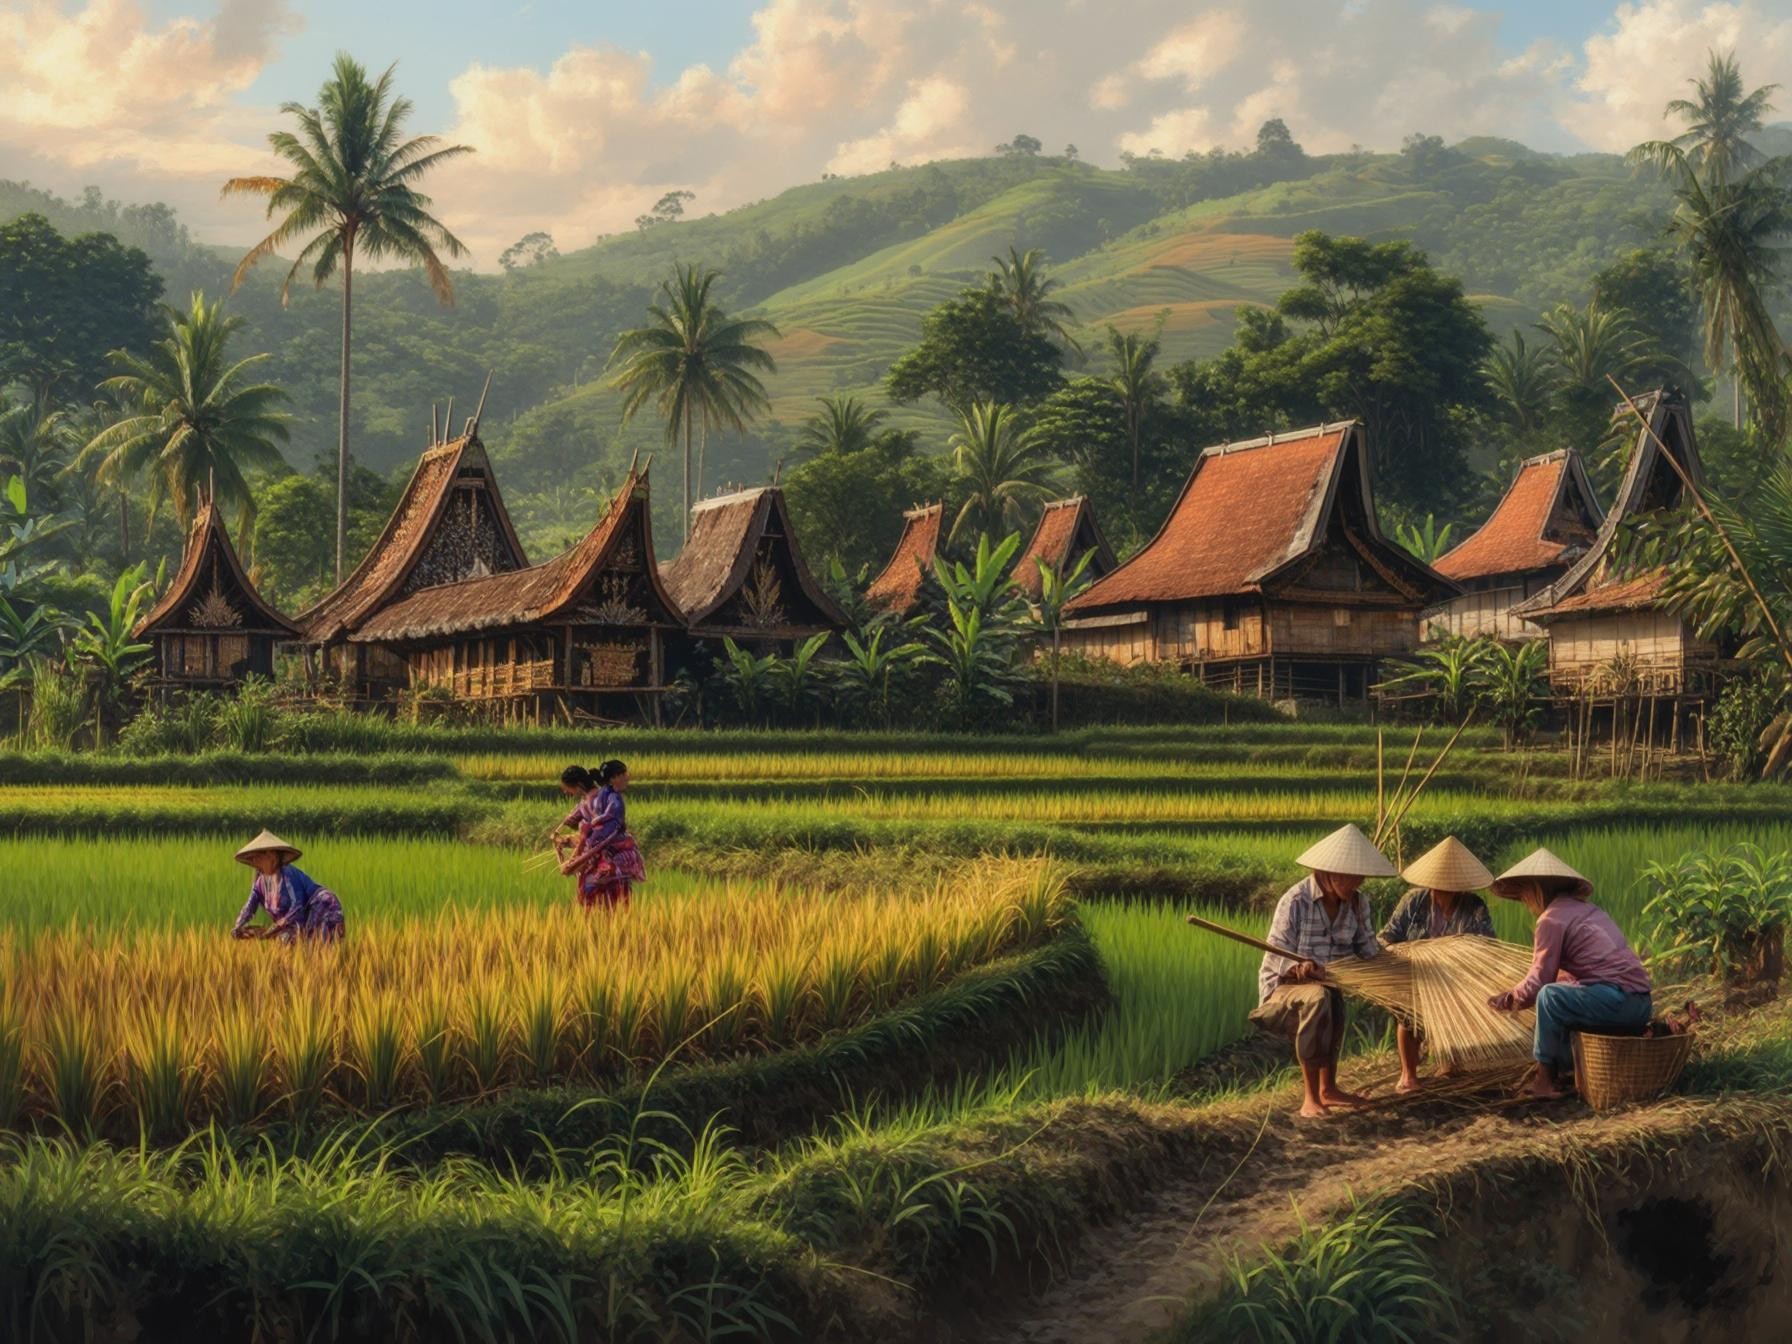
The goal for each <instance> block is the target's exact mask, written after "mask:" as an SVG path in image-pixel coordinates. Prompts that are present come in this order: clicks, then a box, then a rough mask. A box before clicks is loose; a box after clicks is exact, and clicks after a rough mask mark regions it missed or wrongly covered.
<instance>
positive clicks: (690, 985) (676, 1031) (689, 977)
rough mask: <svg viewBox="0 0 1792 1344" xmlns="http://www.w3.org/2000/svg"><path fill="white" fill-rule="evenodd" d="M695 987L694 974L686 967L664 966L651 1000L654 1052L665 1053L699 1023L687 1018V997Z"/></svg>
mask: <svg viewBox="0 0 1792 1344" xmlns="http://www.w3.org/2000/svg"><path fill="white" fill-rule="evenodd" d="M696 987H697V985H696V977H695V976H694V975H693V974H692V973H691V971H690V969H689V968H688V967H684V966H672V967H669V968H668V969H667V973H666V975H665V976H664V977H663V978H662V979H661V981H660V989H659V994H658V995H657V996H656V998H655V1001H654V1013H653V1032H654V1039H655V1040H656V1041H657V1042H658V1048H657V1049H656V1050H655V1051H654V1052H653V1053H654V1054H655V1055H657V1056H660V1057H662V1058H663V1057H666V1056H668V1055H669V1054H670V1053H671V1052H672V1051H673V1050H674V1049H676V1048H677V1046H678V1043H679V1042H680V1041H682V1040H684V1038H685V1036H686V1035H687V1034H688V1033H689V1032H690V1031H691V1030H692V1029H693V1028H694V1027H696V1026H700V1025H701V1023H695V1022H692V1020H691V1017H692V1013H691V1008H692V1003H691V999H692V995H693V993H694V991H695V990H696Z"/></svg>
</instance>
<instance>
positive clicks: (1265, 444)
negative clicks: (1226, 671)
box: [1065, 420, 1451, 613]
mask: <svg viewBox="0 0 1792 1344" xmlns="http://www.w3.org/2000/svg"><path fill="white" fill-rule="evenodd" d="M1347 493H1348V494H1354V496H1355V499H1356V505H1355V507H1354V508H1353V510H1352V512H1353V514H1354V515H1355V516H1356V519H1357V523H1356V526H1357V527H1358V528H1359V529H1360V536H1359V538H1358V540H1359V541H1360V543H1361V545H1362V546H1364V547H1366V548H1367V549H1369V550H1370V551H1371V552H1372V553H1373V554H1374V555H1375V560H1376V563H1377V565H1378V566H1379V567H1381V568H1385V569H1386V570H1387V571H1388V572H1390V573H1399V574H1404V575H1405V576H1407V578H1408V579H1409V580H1410V581H1411V583H1412V585H1413V587H1414V589H1415V591H1421V592H1422V591H1426V590H1431V591H1450V590H1451V585H1450V584H1449V583H1448V582H1447V581H1446V580H1444V579H1442V578H1441V577H1440V576H1438V575H1437V574H1436V573H1435V572H1434V571H1432V570H1430V569H1427V568H1426V567H1425V566H1423V565H1421V564H1419V563H1418V562H1417V561H1416V560H1414V559H1413V558H1412V557H1411V556H1409V555H1408V554H1407V553H1406V552H1405V551H1403V550H1401V549H1400V548H1399V547H1397V546H1393V545H1390V544H1389V543H1388V542H1387V541H1386V540H1385V539H1384V538H1383V537H1382V535H1381V529H1380V527H1379V525H1378V524H1377V523H1376V521H1375V505H1374V498H1373V496H1372V494H1371V492H1370V486H1369V468H1368V451H1367V445H1366V444H1365V443H1364V442H1363V434H1362V426H1361V425H1360V424H1358V423H1357V422H1356V421H1354V420H1351V421H1343V422H1340V423H1338V424H1331V425H1319V426H1316V427H1315V428H1313V429H1309V430H1301V431H1294V432H1290V433H1288V434H1272V435H1269V436H1267V437H1264V438H1260V439H1251V440H1249V441H1247V442H1244V443H1231V444H1221V445H1219V446H1217V447H1213V448H1208V449H1206V450H1204V451H1203V452H1202V453H1201V455H1200V457H1198V458H1197V459H1196V460H1195V468H1194V470H1193V471H1192V472H1191V473H1190V474H1189V478H1188V482H1187V484H1185V485H1184V486H1183V487H1182V494H1181V495H1180V496H1179V497H1178V498H1177V500H1176V505H1175V507H1174V508H1172V509H1171V510H1170V516H1169V517H1168V518H1166V519H1165V520H1164V524H1163V526H1162V527H1160V528H1159V529H1158V532H1157V535H1156V536H1155V537H1153V538H1152V539H1151V542H1150V544H1149V545H1147V546H1146V547H1145V548H1144V549H1143V550H1141V551H1139V552H1138V554H1136V555H1134V556H1133V557H1132V558H1131V559H1129V560H1127V561H1126V562H1125V563H1124V564H1122V565H1121V566H1120V567H1119V568H1118V569H1116V570H1114V572H1113V573H1111V574H1109V575H1108V576H1107V577H1106V578H1103V579H1099V580H1097V581H1096V582H1095V583H1094V584H1092V585H1091V586H1090V587H1088V588H1086V589H1085V590H1084V591H1083V592H1082V593H1081V594H1079V595H1078V596H1076V597H1074V598H1072V599H1071V600H1070V602H1069V603H1067V604H1066V606H1065V610H1066V611H1069V612H1072V613H1093V612H1096V611H1099V610H1101V609H1102V608H1107V607H1115V606H1120V605H1124V604H1131V603H1142V602H1186V601H1192V600H1195V599H1199V598H1208V597H1231V596H1238V595H1243V594H1249V593H1259V592H1262V591H1263V588H1264V585H1265V584H1266V583H1268V582H1269V581H1271V580H1273V579H1274V578H1275V577H1277V576H1278V575H1279V574H1280V573H1281V572H1282V571H1284V570H1287V569H1288V568H1290V567H1291V566H1293V565H1296V564H1297V563H1299V562H1300V561H1301V560H1304V559H1306V558H1307V557H1308V556H1309V555H1312V554H1313V553H1315V552H1316V551H1317V550H1318V549H1319V548H1320V547H1321V546H1322V545H1323V544H1324V542H1325V538H1326V530H1327V524H1328V523H1329V521H1330V520H1331V517H1332V514H1333V511H1334V510H1335V509H1336V507H1337V505H1338V502H1339V500H1340V499H1341V498H1342V497H1343V496H1345V495H1346V494H1347Z"/></svg>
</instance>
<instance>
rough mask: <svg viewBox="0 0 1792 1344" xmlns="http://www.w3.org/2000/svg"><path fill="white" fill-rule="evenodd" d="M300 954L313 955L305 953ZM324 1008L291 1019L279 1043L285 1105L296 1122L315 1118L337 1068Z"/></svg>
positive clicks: (307, 1010) (312, 1007) (312, 1006)
mask: <svg viewBox="0 0 1792 1344" xmlns="http://www.w3.org/2000/svg"><path fill="white" fill-rule="evenodd" d="M301 955H305V956H310V955H313V954H312V953H310V952H303V953H301ZM322 1008H323V1005H320V1004H317V1003H309V1004H307V1005H305V1010H304V1011H301V1012H299V1013H297V1014H295V1015H294V1017H293V1018H292V1019H289V1024H290V1025H289V1029H288V1032H287V1033H286V1034H285V1035H284V1036H283V1037H282V1039H281V1040H279V1041H278V1042H277V1043H276V1046H275V1049H276V1051H277V1052H278V1068H279V1073H280V1080H281V1083H282V1085H283V1086H284V1087H285V1089H286V1098H285V1100H286V1105H287V1107H288V1109H289V1110H290V1111H291V1113H292V1115H293V1116H294V1117H295V1118H296V1119H301V1120H302V1119H308V1118H309V1117H311V1116H312V1115H314V1114H315V1113H316V1111H317V1109H318V1107H319V1106H320V1105H321V1104H322V1102H323V1100H324V1093H325V1089H326V1088H327V1087H328V1086H329V1082H330V1076H331V1074H332V1073H333V1072H334V1071H335V1068H336V1051H335V1039H334V1035H333V1033H332V1031H331V1029H330V1015H329V1014H328V1013H327V1012H325V1011H322Z"/></svg>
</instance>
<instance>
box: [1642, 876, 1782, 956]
mask: <svg viewBox="0 0 1792 1344" xmlns="http://www.w3.org/2000/svg"><path fill="white" fill-rule="evenodd" d="M1642 875H1643V880H1644V881H1645V882H1646V883H1648V884H1649V885H1650V886H1651V887H1653V888H1654V889H1655V895H1654V896H1653V897H1651V898H1650V900H1649V903H1648V904H1647V905H1646V906H1644V907H1643V913H1644V914H1645V915H1646V916H1647V917H1649V918H1650V919H1652V920H1653V921H1654V925H1655V939H1656V943H1657V946H1659V947H1660V948H1661V951H1660V953H1658V954H1657V959H1658V960H1661V961H1663V962H1666V963H1669V964H1675V963H1686V962H1690V963H1693V964H1695V965H1697V964H1701V963H1702V964H1703V965H1706V966H1709V967H1710V968H1711V969H1712V971H1713V972H1714V973H1715V974H1718V975H1721V976H1723V977H1724V978H1725V979H1726V980H1730V981H1733V982H1734V981H1754V980H1761V979H1766V980H1777V979H1778V978H1779V972H1780V967H1779V962H1780V956H1781V948H1782V946H1783V942H1784V938H1785V930H1786V925H1787V923H1788V922H1789V921H1792V854H1787V853H1784V852H1781V853H1777V854H1768V853H1766V852H1764V851H1763V850H1762V849H1761V848H1760V847H1759V846H1758V845H1747V844H1744V845H1733V846H1731V847H1730V848H1729V849H1727V850H1725V851H1724V852H1723V853H1722V854H1707V853H1705V852H1704V851H1703V850H1696V849H1695V850H1693V851H1691V852H1690V853H1687V854H1683V855H1681V856H1680V859H1679V860H1678V861H1677V862H1675V863H1671V864H1668V863H1651V864H1649V865H1648V866H1647V867H1645V868H1644V869H1643V874H1642Z"/></svg>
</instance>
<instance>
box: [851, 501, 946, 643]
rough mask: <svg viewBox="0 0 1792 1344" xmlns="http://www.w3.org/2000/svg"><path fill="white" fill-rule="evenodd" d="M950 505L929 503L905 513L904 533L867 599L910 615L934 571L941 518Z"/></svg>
mask: <svg viewBox="0 0 1792 1344" xmlns="http://www.w3.org/2000/svg"><path fill="white" fill-rule="evenodd" d="M945 511H946V506H945V505H944V504H943V503H942V504H926V505H923V506H922V507H921V508H918V509H910V510H909V511H908V512H907V513H905V514H903V515H902V517H903V524H902V535H901V536H900V537H898V538H897V540H896V549H895V551H893V552H892V553H891V555H890V563H889V564H887V565H885V566H884V567H883V572H882V573H880V574H879V575H878V576H877V577H876V578H875V579H873V580H871V586H870V587H868V588H867V589H865V600H866V601H867V602H869V603H871V605H872V606H875V607H882V608H883V609H884V610H885V611H887V612H890V613H891V614H893V615H896V616H906V615H908V614H909V612H911V611H913V610H914V608H915V604H916V603H917V602H919V601H920V600H921V587H922V585H923V584H925V583H926V582H927V576H928V575H929V574H931V573H932V572H933V558H934V556H935V554H937V553H938V551H939V544H940V520H941V519H942V517H943V516H944V514H945Z"/></svg>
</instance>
